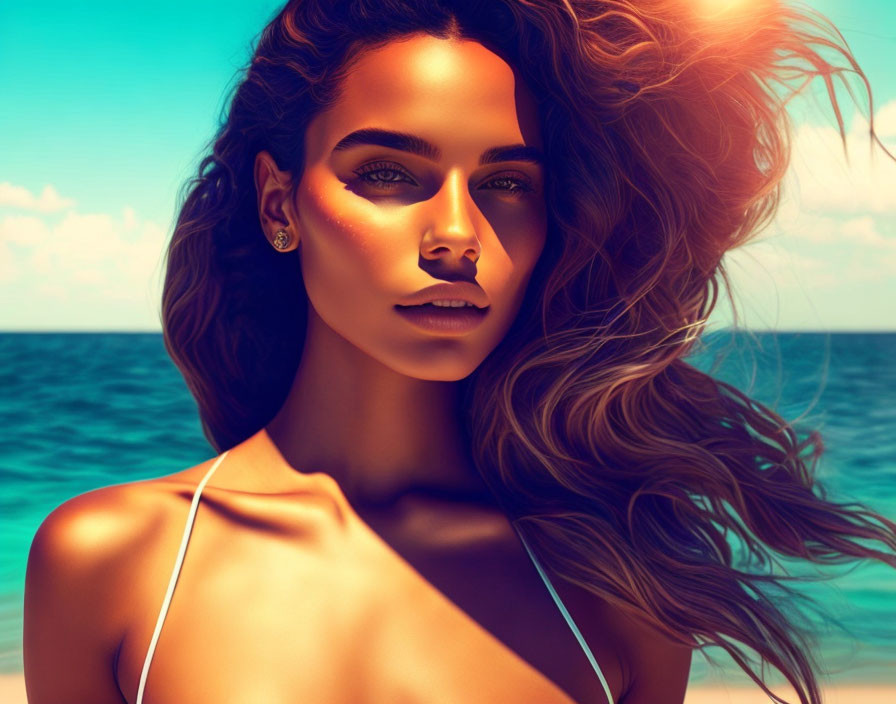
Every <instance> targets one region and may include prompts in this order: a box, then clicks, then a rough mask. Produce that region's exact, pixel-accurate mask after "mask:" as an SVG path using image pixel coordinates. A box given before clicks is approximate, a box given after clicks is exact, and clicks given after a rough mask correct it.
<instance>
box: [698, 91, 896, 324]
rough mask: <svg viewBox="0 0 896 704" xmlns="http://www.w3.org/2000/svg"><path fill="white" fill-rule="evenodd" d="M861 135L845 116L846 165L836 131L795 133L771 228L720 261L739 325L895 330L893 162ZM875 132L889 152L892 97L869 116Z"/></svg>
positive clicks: (859, 125)
mask: <svg viewBox="0 0 896 704" xmlns="http://www.w3.org/2000/svg"><path fill="white" fill-rule="evenodd" d="M867 129H868V123H867V121H865V120H863V119H862V118H861V117H860V116H855V117H854V118H853V121H852V125H851V127H850V129H849V131H848V133H847V148H848V150H849V161H847V159H846V158H845V157H844V154H843V145H842V142H841V141H840V136H839V134H838V133H837V131H836V130H835V129H834V128H832V127H819V126H812V125H808V124H803V125H800V126H799V127H797V128H796V130H795V133H794V149H793V155H792V161H791V165H790V170H789V171H788V174H787V176H786V177H785V180H784V187H785V188H784V197H783V199H782V201H781V204H780V208H779V210H778V213H777V215H776V217H775V220H774V222H773V223H772V226H771V227H770V228H768V230H766V231H765V232H763V233H762V234H761V236H760V238H759V239H757V240H755V241H753V242H751V243H748V244H747V245H745V246H743V247H741V248H739V249H737V250H733V251H732V252H729V253H728V254H726V255H725V262H726V267H727V269H728V272H729V274H730V278H731V282H732V288H733V295H734V298H735V301H736V305H737V307H738V311H739V313H742V314H744V315H743V319H740V320H739V322H740V324H741V325H747V326H748V327H755V328H764V327H770V328H777V329H785V330H786V329H794V330H797V329H803V330H805V329H866V330H871V329H878V330H879V329H890V330H892V329H896V311H894V310H893V307H892V304H891V303H890V302H891V301H893V300H896V162H894V161H893V160H891V159H890V158H889V157H888V156H887V155H886V154H885V153H883V152H882V151H881V150H880V149H877V148H875V150H874V151H875V153H874V155H873V157H872V155H871V149H870V146H869V139H868V132H867ZM875 129H876V130H877V131H878V133H879V135H880V137H881V139H882V140H883V141H884V143H885V145H887V147H888V148H889V149H890V151H891V152H893V153H896V139H894V138H896V101H891V102H889V103H887V104H886V105H884V106H882V107H881V108H880V109H879V110H878V111H876V113H875ZM726 305H727V304H726ZM717 311H718V312H716V313H715V314H714V315H713V318H714V319H720V322H721V323H722V324H728V323H729V322H730V314H729V312H728V310H727V309H726V307H725V306H720V307H719V308H718V309H717Z"/></svg>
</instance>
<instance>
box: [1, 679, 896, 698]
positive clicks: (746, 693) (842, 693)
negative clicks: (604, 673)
mask: <svg viewBox="0 0 896 704" xmlns="http://www.w3.org/2000/svg"><path fill="white" fill-rule="evenodd" d="M773 691H774V692H775V693H776V694H780V695H782V696H784V698H785V699H788V701H790V702H791V703H792V704H797V702H798V701H799V700H798V699H797V698H796V697H794V696H793V690H790V692H789V694H790V697H789V698H788V696H787V695H788V690H786V689H774V690H773ZM824 693H825V697H824V699H825V702H826V704H892V703H893V702H896V684H892V685H870V686H862V685H853V686H850V685H842V686H837V687H828V688H827V689H825V691H824ZM770 701H771V699H769V698H768V697H767V696H766V695H765V693H764V692H762V690H759V689H744V688H741V687H728V688H726V687H692V688H691V689H689V690H688V694H687V697H686V698H685V704H767V702H770ZM0 702H3V704H27V700H26V699H25V678H24V676H23V675H0Z"/></svg>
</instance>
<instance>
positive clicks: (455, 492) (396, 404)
mask: <svg viewBox="0 0 896 704" xmlns="http://www.w3.org/2000/svg"><path fill="white" fill-rule="evenodd" d="M312 311H313V309H312V308H311V306H309V326H308V333H307V335H306V343H305V349H304V351H303V354H302V360H301V362H300V364H299V368H298V370H297V372H296V375H295V378H294V380H293V383H292V386H291V388H290V391H289V394H288V396H287V398H286V400H285V402H284V403H283V406H282V407H281V408H280V411H279V412H278V413H277V415H276V416H275V417H274V419H273V420H272V421H271V422H270V423H269V424H268V426H267V427H266V430H267V433H268V435H269V437H270V439H271V440H272V441H273V443H274V444H275V445H276V446H277V448H278V450H279V451H280V453H281V454H282V455H283V457H284V459H285V460H286V461H287V463H288V464H289V465H290V466H291V467H292V468H294V469H295V470H296V471H299V472H308V473H310V472H323V473H326V474H329V475H330V476H332V477H333V479H335V480H336V482H337V483H338V484H339V487H340V489H341V490H342V492H343V494H344V495H345V497H346V498H347V499H348V501H349V502H350V503H351V504H352V506H354V507H356V508H368V507H369V508H376V507H381V506H388V505H390V504H392V503H393V502H395V501H396V500H397V499H399V498H401V497H403V496H406V495H408V494H411V493H413V494H416V495H418V496H425V497H427V498H440V499H450V500H460V501H474V502H480V503H491V502H492V501H491V492H490V491H489V489H488V488H487V486H486V485H485V483H484V482H483V480H482V479H481V477H480V476H479V473H478V471H477V470H476V468H475V465H474V463H473V461H472V457H471V455H470V453H469V448H468V447H467V443H466V441H465V439H464V434H463V431H462V427H461V423H460V409H459V408H458V384H457V383H456V382H444V381H428V380H423V379H417V378H412V377H409V376H406V375H403V374H399V373H398V372H396V371H394V370H392V369H390V368H388V367H385V366H384V365H382V364H381V363H379V362H378V361H377V360H375V359H373V358H372V357H370V356H369V355H367V354H365V353H364V352H362V351H361V350H359V349H358V348H356V347H355V346H354V345H352V344H350V343H349V342H348V341H346V340H345V339H344V338H342V337H341V336H340V335H338V334H336V333H335V332H334V331H333V330H331V329H330V328H329V327H328V326H326V325H325V324H324V323H323V322H322V321H320V319H319V318H317V316H316V315H315V314H313V312H312Z"/></svg>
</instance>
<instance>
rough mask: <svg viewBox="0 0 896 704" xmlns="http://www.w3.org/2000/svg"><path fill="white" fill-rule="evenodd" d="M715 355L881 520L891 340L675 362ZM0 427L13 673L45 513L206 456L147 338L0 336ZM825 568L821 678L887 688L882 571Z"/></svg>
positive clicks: (730, 346) (892, 597)
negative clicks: (806, 439) (810, 442)
mask: <svg viewBox="0 0 896 704" xmlns="http://www.w3.org/2000/svg"><path fill="white" fill-rule="evenodd" d="M720 354H721V355H723V357H722V358H721V359H722V361H721V364H720V365H719V366H718V367H717V368H716V369H714V371H713V373H714V374H715V375H716V376H718V377H719V378H721V379H724V380H725V381H727V382H729V383H731V384H734V385H735V386H737V387H738V388H740V389H742V390H744V391H746V392H747V393H749V394H750V395H751V396H753V397H754V398H756V399H758V400H759V401H761V402H763V403H765V404H767V405H769V406H771V407H772V408H774V409H775V410H776V411H777V412H778V413H780V414H781V415H782V416H784V417H785V418H787V419H788V420H795V419H799V420H798V422H797V427H798V428H801V427H804V428H814V429H817V430H819V431H820V433H821V435H822V437H823V440H824V444H825V448H826V450H825V454H824V455H823V456H822V458H821V459H820V461H819V464H818V477H819V481H821V482H822V483H823V484H824V486H825V487H827V491H828V496H829V498H831V499H833V500H835V501H839V502H859V503H863V504H866V505H867V506H869V507H871V508H872V509H874V510H876V511H878V512H879V513H881V514H883V515H884V516H886V517H888V518H890V519H896V364H894V359H896V333H792V332H791V333H788V332H777V333H759V332H754V333H747V332H744V331H738V332H736V333H733V332H731V331H728V330H723V331H717V332H714V333H710V334H707V335H706V336H705V348H703V349H701V350H700V351H698V352H697V353H695V354H694V355H692V357H691V359H690V361H691V362H692V363H694V364H695V365H696V366H698V367H700V368H701V369H704V370H705V371H709V370H710V368H711V367H712V365H713V363H714V361H715V360H716V359H717V356H718V355H720ZM0 428H2V445H0V489H2V491H0V673H16V672H21V670H22V647H21V638H22V603H23V592H24V580H25V566H26V561H27V556H28V549H29V546H30V544H31V540H32V538H33V536H34V533H35V531H36V530H37V527H38V526H39V525H40V523H41V521H42V520H43V519H44V517H46V515H47V514H48V513H50V511H52V510H53V509H54V508H55V507H56V506H58V505H59V504H60V503H62V502H64V501H65V500H67V499H69V498H71V497H72V496H75V495H77V494H81V493H83V492H85V491H88V490H90V489H94V488H97V487H101V486H106V485H109V484H118V483H122V482H129V481H134V480H138V479H146V478H149V477H154V476H160V475H164V474H170V473H172V472H176V471H179V470H181V469H184V468H186V467H189V466H191V465H194V464H197V463H199V462H202V461H204V460H206V459H208V458H209V457H212V456H214V455H215V453H214V451H213V450H212V448H211V446H210V445H209V444H208V442H207V441H206V440H205V438H204V436H203V435H202V431H201V428H200V424H199V419H198V415H197V411H196V405H195V403H194V401H193V399H192V397H191V396H190V394H189V392H188V391H187V388H186V386H185V384H184V382H183V379H182V378H181V376H180V374H179V372H178V371H177V369H176V368H175V367H174V365H173V364H172V362H171V360H170V359H169V357H168V356H167V353H166V352H165V348H164V346H163V344H162V336H161V334H160V333H0ZM795 569H796V570H798V571H800V572H801V573H806V574H812V573H813V572H811V571H807V568H806V566H805V565H796V566H795ZM825 570H826V571H825V572H824V574H825V575H827V576H828V577H829V578H828V579H826V580H824V581H818V582H813V583H810V584H807V585H805V586H802V587H800V590H801V591H802V592H804V593H806V594H807V595H809V596H811V597H813V598H815V599H816V600H818V601H819V602H820V603H822V604H823V605H824V607H825V609H827V610H828V612H829V613H830V614H831V615H832V616H833V617H834V619H836V621H837V622H839V624H841V626H842V627H839V628H835V627H833V626H831V625H830V624H829V622H828V621H819V622H818V628H819V645H818V652H819V654H820V660H821V662H822V663H823V665H824V667H825V669H826V670H827V672H828V673H829V675H828V676H827V681H830V682H837V683H839V682H843V683H846V682H850V683H852V682H875V683H896V569H893V568H891V567H888V566H886V565H882V564H879V563H870V562H863V563H858V564H855V563H854V564H852V565H848V566H845V567H838V568H836V569H835V568H825ZM709 654H710V656H711V657H712V658H713V660H714V661H715V663H716V664H715V665H713V664H710V663H709V662H708V661H707V660H706V658H704V657H703V656H701V655H700V654H698V655H696V656H695V658H694V661H693V665H692V670H691V683H692V684H701V683H708V682H710V681H713V682H715V681H718V680H720V679H723V680H724V681H725V682H726V683H732V684H740V683H748V682H749V680H748V679H747V678H746V676H745V675H742V674H741V672H740V670H739V669H738V668H737V666H736V665H734V664H733V663H732V662H731V661H730V659H728V658H727V655H725V653H724V652H723V651H721V650H719V651H716V652H713V651H709ZM771 681H772V682H780V679H777V680H776V679H775V678H774V677H772V678H771Z"/></svg>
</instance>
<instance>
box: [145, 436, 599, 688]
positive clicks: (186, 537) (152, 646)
mask: <svg viewBox="0 0 896 704" xmlns="http://www.w3.org/2000/svg"><path fill="white" fill-rule="evenodd" d="M227 452H229V451H224V452H223V453H221V455H220V456H219V457H218V459H217V460H215V462H214V464H212V466H211V469H209V470H208V472H207V473H206V475H205V476H204V477H203V478H202V481H201V482H199V484H198V486H197V487H196V491H195V492H194V494H193V503H192V504H190V512H189V514H188V515H187V523H186V525H185V526H184V534H183V538H182V539H181V541H180V550H179V551H178V553H177V559H176V560H175V561H174V569H173V570H172V571H171V579H170V580H169V581H168V591H167V592H166V593H165V599H164V601H163V602H162V608H161V609H160V610H159V618H158V619H157V620H156V628H155V631H153V634H152V639H151V640H150V642H149V648H148V649H147V651H146V658H145V659H144V661H143V671H142V672H141V673H140V685H139V686H138V688H137V700H136V702H135V704H143V692H144V691H145V689H146V678H147V676H148V675H149V665H150V663H151V662H152V656H153V653H155V650H156V643H158V641H159V634H160V633H161V632H162V624H163V623H164V621H165V616H166V615H167V614H168V607H169V606H170V605H171V597H172V596H173V595H174V587H175V585H176V584H177V578H178V576H179V575H180V569H181V566H182V565H183V562H184V555H185V554H186V552H187V543H189V542H190V533H191V531H192V529H193V521H194V520H195V518H196V509H197V508H198V507H199V497H200V495H201V494H202V490H203V489H204V488H205V485H206V484H207V483H208V480H209V479H211V476H212V474H213V473H214V471H215V470H216V469H217V468H218V465H219V464H221V462H222V461H223V460H224V458H225V457H226V456H227ZM514 529H516V528H515V527H514ZM517 535H519V536H520V540H522V541H523V546H524V547H525V548H526V552H527V553H529V557H530V558H531V559H532V562H533V564H534V565H535V569H537V570H538V574H539V576H541V579H542V581H544V583H545V586H546V587H547V588H548V591H549V592H550V593H551V596H552V597H553V599H554V603H556V604H557V607H558V608H559V609H560V613H562V614H563V618H564V619H566V622H567V623H568V624H569V627H570V628H571V629H572V632H573V634H575V637H576V640H578V641H579V645H581V646H582V650H583V651H585V655H586V656H587V658H588V662H590V663H591V666H592V667H593V668H594V671H595V672H596V673H597V678H598V679H599V680H600V683H601V686H603V689H604V693H605V694H606V695H607V701H608V702H609V704H614V702H613V695H612V694H611V693H610V687H609V686H608V685H607V680H606V678H604V673H603V672H601V669H600V666H599V665H598V664H597V660H596V659H595V658H594V655H593V653H592V652H591V649H590V648H589V647H588V644H587V643H586V642H585V639H584V638H583V637H582V633H581V631H579V628H578V626H576V623H575V621H573V619H572V616H570V615H569V611H567V609H566V606H565V605H564V604H563V601H562V600H561V599H560V595H559V594H557V591H556V590H555V589H554V585H553V584H551V580H550V579H548V576H547V574H545V571H544V569H542V567H541V563H540V562H539V561H538V558H536V557H535V554H534V553H533V552H532V549H531V548H530V547H529V545H528V543H527V542H526V540H525V538H523V535H522V533H520V532H519V531H518V530H517Z"/></svg>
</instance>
